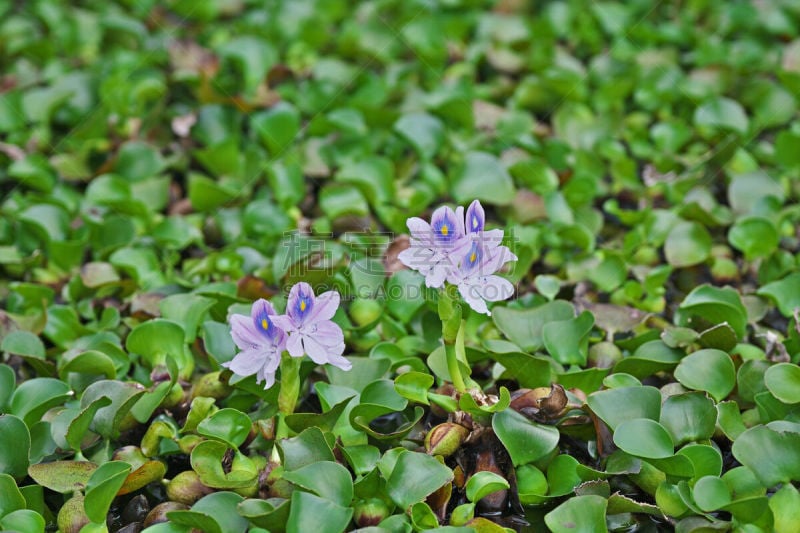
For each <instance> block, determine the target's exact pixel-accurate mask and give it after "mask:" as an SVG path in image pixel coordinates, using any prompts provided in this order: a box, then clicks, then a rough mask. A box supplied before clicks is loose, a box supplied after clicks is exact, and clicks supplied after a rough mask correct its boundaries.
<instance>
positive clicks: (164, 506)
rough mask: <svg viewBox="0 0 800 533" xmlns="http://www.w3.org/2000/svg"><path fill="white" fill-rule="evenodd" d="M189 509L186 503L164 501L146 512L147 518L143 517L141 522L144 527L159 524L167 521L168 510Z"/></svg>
mask: <svg viewBox="0 0 800 533" xmlns="http://www.w3.org/2000/svg"><path fill="white" fill-rule="evenodd" d="M188 509H189V506H188V505H185V504H183V503H178V502H164V503H159V504H158V505H156V506H155V507H153V510H152V511H150V512H149V513H147V518H145V519H144V523H143V524H142V525H143V526H144V527H145V528H148V527H150V526H152V525H155V524H160V523H162V522H166V521H167V513H168V512H170V511H186V510H188Z"/></svg>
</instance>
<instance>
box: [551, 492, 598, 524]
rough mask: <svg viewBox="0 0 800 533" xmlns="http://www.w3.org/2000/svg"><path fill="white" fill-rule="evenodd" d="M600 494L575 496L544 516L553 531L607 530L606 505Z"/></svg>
mask: <svg viewBox="0 0 800 533" xmlns="http://www.w3.org/2000/svg"><path fill="white" fill-rule="evenodd" d="M607 505H608V500H606V499H605V498H603V497H602V496H595V495H587V496H576V497H574V498H570V499H569V500H567V501H565V502H564V503H562V504H561V505H559V506H558V507H556V508H555V509H553V510H552V511H550V512H549V513H547V514H546V515H545V516H544V521H545V523H546V524H547V527H549V528H550V530H551V531H552V532H553V533H592V532H605V531H608V527H607V526H606V506H607Z"/></svg>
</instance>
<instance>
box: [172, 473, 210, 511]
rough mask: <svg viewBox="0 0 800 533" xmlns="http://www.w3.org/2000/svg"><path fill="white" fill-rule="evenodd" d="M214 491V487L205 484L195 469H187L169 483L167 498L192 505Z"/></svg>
mask: <svg viewBox="0 0 800 533" xmlns="http://www.w3.org/2000/svg"><path fill="white" fill-rule="evenodd" d="M212 492H214V489H212V488H210V487H207V486H205V485H204V484H203V482H202V481H200V476H198V475H197V472H195V471H194V470H185V471H183V472H181V473H180V474H178V475H177V476H175V477H174V478H172V479H171V480H170V482H169V483H167V498H169V499H170V500H172V501H174V502H178V503H183V504H186V505H192V504H193V503H194V502H196V501H197V500H199V499H200V498H202V497H203V496H205V495H207V494H211V493H212Z"/></svg>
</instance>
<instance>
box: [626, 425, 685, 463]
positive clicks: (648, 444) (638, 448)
mask: <svg viewBox="0 0 800 533" xmlns="http://www.w3.org/2000/svg"><path fill="white" fill-rule="evenodd" d="M614 444H616V445H617V446H618V447H619V448H620V449H621V450H622V451H624V452H626V453H629V454H631V455H634V456H636V457H644V458H646V459H665V458H667V457H671V456H672V454H673V453H674V448H675V445H674V443H673V442H672V437H670V434H669V432H668V431H667V430H666V429H665V428H664V426H662V425H661V424H659V423H658V422H656V421H654V420H650V419H648V418H635V419H633V420H626V421H624V422H622V423H621V424H620V425H619V426H617V428H616V429H615V430H614Z"/></svg>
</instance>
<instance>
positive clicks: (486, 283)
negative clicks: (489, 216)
mask: <svg viewBox="0 0 800 533" xmlns="http://www.w3.org/2000/svg"><path fill="white" fill-rule="evenodd" d="M407 225H408V230H409V232H410V234H411V245H410V246H409V248H407V249H406V250H403V251H402V252H401V253H400V254H399V256H398V258H399V259H400V261H402V262H403V264H404V265H406V266H407V267H409V268H411V269H413V270H417V271H418V272H420V273H421V274H422V275H423V276H425V285H427V286H428V287H431V288H434V289H438V288H441V287H443V286H444V284H445V281H447V282H449V283H451V284H452V285H454V286H456V287H458V292H459V293H460V294H461V297H462V298H463V299H464V301H465V302H466V303H467V304H469V306H470V307H471V308H472V309H474V310H475V311H477V312H478V313H483V314H486V315H491V314H492V313H491V312H490V311H489V309H488V307H487V306H486V302H487V301H488V302H497V301H501V300H507V299H508V298H510V297H511V295H513V294H514V287H513V286H512V285H511V283H510V282H509V281H508V280H506V279H504V278H501V277H500V276H497V275H495V273H496V272H497V271H499V270H500V269H501V268H502V267H503V265H505V264H506V263H508V262H509V261H516V260H517V256H516V255H514V254H513V253H511V250H509V249H508V247H506V246H503V245H501V244H500V243H501V242H502V241H503V230H501V229H495V230H490V231H485V230H484V226H485V225H486V214H485V212H484V210H483V206H481V203H480V202H479V201H478V200H474V201H473V202H472V203H471V204H470V206H469V208H467V212H466V220H465V215H464V208H463V207H461V206H459V207H458V208H456V210H455V212H454V211H453V210H452V209H450V208H449V207H447V206H442V207H440V208H438V209H437V210H436V211H434V212H433V215H432V216H431V222H430V224H429V223H427V222H425V221H424V220H422V219H421V218H419V217H412V218H409V219H408V222H407Z"/></svg>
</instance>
